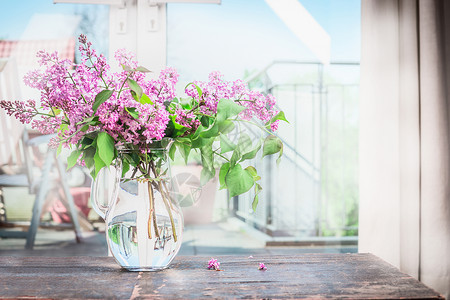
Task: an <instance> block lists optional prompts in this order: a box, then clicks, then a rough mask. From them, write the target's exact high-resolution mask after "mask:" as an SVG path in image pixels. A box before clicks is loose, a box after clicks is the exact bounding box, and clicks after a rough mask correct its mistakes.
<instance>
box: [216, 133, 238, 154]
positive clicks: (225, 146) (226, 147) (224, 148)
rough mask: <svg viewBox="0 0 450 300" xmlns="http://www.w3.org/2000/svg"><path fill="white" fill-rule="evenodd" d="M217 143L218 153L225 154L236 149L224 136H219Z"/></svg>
mask: <svg viewBox="0 0 450 300" xmlns="http://www.w3.org/2000/svg"><path fill="white" fill-rule="evenodd" d="M219 141H220V153H227V152H230V151H233V150H234V149H236V145H235V144H234V143H233V142H232V141H230V139H229V138H228V137H227V136H226V135H224V134H220V136H219Z"/></svg>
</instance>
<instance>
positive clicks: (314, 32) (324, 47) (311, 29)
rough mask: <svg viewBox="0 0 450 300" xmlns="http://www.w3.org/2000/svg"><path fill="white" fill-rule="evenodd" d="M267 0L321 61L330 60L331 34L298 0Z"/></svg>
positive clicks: (326, 62)
mask: <svg viewBox="0 0 450 300" xmlns="http://www.w3.org/2000/svg"><path fill="white" fill-rule="evenodd" d="M266 2H267V4H268V5H269V6H270V7H271V8H272V10H273V11H274V12H275V13H276V14H277V15H278V16H279V17H280V19H281V20H283V22H284V23H285V24H286V26H287V27H288V28H289V29H290V30H291V31H292V32H293V33H294V34H295V35H296V36H297V37H298V38H299V39H300V40H301V41H302V42H303V43H304V44H305V45H306V46H307V47H308V48H309V49H310V50H311V52H313V53H314V55H315V56H316V57H317V58H318V59H319V61H320V62H321V63H323V64H328V63H329V62H330V47H331V39H330V35H329V34H328V33H327V32H326V31H325V30H324V29H323V28H322V26H320V25H319V23H317V21H316V20H315V19H314V17H313V16H311V14H310V13H309V12H308V11H307V10H306V9H305V8H304V7H303V5H301V4H300V2H299V1H298V0H266Z"/></svg>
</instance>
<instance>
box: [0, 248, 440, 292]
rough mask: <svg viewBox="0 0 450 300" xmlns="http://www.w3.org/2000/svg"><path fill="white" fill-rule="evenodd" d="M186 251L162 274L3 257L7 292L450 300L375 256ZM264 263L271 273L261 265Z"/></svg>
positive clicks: (99, 262)
mask: <svg viewBox="0 0 450 300" xmlns="http://www.w3.org/2000/svg"><path fill="white" fill-rule="evenodd" d="M216 258H218V259H219V261H220V262H221V268H222V269H223V271H221V272H218V271H212V270H207V269H206V265H207V261H208V260H209V259H210V257H204V256H180V257H177V258H176V259H175V261H174V262H173V264H172V265H171V268H170V269H167V270H164V271H161V272H152V273H147V272H139V273H135V272H128V271H125V270H122V269H121V268H120V267H119V266H118V265H116V263H115V262H114V260H113V259H112V258H108V257H69V258H50V257H28V258H23V257H0V298H47V299H48V298H51V299H55V298H57V299H58V298H65V299H67V298H90V299H113V298H116V299H145V298H210V297H212V298H340V299H443V298H442V297H441V296H440V295H439V294H438V293H437V292H435V291H433V290H432V289H430V288H428V287H426V286H425V285H424V284H422V283H420V282H419V281H417V280H415V279H413V278H412V277H410V276H408V275H405V274H403V273H401V272H400V271H399V270H398V269H396V268H394V267H393V266H391V265H389V264H388V263H386V262H384V261H382V260H381V259H379V258H377V257H375V256H373V255H371V254H302V255H296V256H270V257H269V256H265V257H258V256H255V257H254V258H247V257H241V256H221V257H216ZM259 262H264V263H265V264H266V266H267V268H268V269H267V271H260V270H258V266H259Z"/></svg>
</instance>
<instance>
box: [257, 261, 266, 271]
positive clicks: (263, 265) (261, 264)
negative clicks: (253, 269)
mask: <svg viewBox="0 0 450 300" xmlns="http://www.w3.org/2000/svg"><path fill="white" fill-rule="evenodd" d="M258 270H262V271H265V270H267V267H266V265H265V264H264V263H259V268H258Z"/></svg>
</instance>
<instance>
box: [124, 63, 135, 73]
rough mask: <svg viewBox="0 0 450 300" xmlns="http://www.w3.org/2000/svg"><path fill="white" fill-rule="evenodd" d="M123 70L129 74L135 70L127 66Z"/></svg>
mask: <svg viewBox="0 0 450 300" xmlns="http://www.w3.org/2000/svg"><path fill="white" fill-rule="evenodd" d="M122 69H123V70H124V71H127V72H132V71H133V69H132V68H131V67H129V66H127V65H122Z"/></svg>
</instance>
